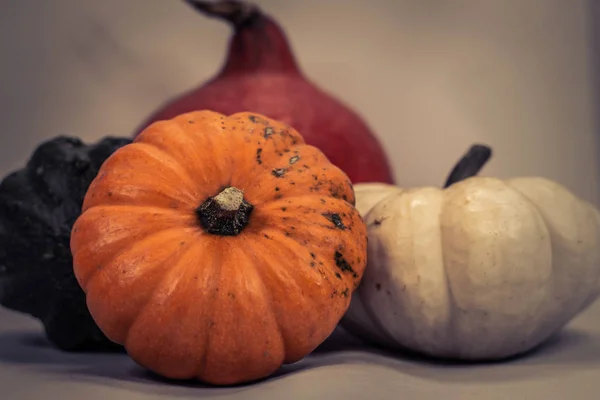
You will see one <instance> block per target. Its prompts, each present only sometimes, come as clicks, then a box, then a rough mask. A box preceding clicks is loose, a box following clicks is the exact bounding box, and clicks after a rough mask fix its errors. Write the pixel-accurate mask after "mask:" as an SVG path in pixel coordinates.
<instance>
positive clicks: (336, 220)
mask: <svg viewBox="0 0 600 400" xmlns="http://www.w3.org/2000/svg"><path fill="white" fill-rule="evenodd" d="M321 215H322V216H324V217H325V218H327V219H328V220H329V221H330V222H331V223H332V224H333V226H335V227H336V228H338V229H341V230H345V229H346V225H344V223H343V222H342V218H341V217H340V216H339V214H336V213H323V214H321Z"/></svg>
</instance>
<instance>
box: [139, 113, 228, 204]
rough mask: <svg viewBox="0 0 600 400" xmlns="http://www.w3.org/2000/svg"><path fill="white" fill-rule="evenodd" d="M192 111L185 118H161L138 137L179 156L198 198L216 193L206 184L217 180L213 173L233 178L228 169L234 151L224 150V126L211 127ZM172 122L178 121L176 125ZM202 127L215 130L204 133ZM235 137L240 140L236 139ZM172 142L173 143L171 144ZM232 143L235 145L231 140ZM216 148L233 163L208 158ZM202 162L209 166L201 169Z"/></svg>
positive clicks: (178, 159)
mask: <svg viewBox="0 0 600 400" xmlns="http://www.w3.org/2000/svg"><path fill="white" fill-rule="evenodd" d="M191 114H194V113H190V115H187V116H186V115H184V116H182V118H176V119H175V120H174V121H158V122H156V123H155V124H153V125H151V126H150V127H148V128H147V129H146V130H144V131H143V132H142V133H140V135H139V136H138V138H139V139H140V141H141V142H142V143H145V144H149V145H152V146H154V147H156V148H158V149H160V150H162V151H164V152H165V153H167V154H170V155H171V157H173V158H174V159H176V160H177V161H178V162H179V163H180V164H181V165H182V167H183V169H184V170H185V171H186V173H187V174H188V176H189V178H190V179H191V180H192V181H193V182H194V188H195V190H196V194H197V195H198V197H199V198H205V197H208V196H209V195H210V194H212V193H208V192H210V190H207V189H206V186H209V185H210V183H211V181H212V180H214V177H213V176H212V175H213V174H217V175H219V176H220V177H221V178H220V179H218V178H217V179H218V180H222V181H229V180H231V176H229V175H230V173H229V172H227V171H229V170H231V164H232V163H233V157H232V156H231V154H230V153H231V152H229V151H223V150H221V149H220V147H221V146H220V141H221V140H222V138H221V137H220V136H223V135H224V134H225V133H224V132H222V129H217V128H215V127H214V126H211V124H210V123H206V124H203V121H202V120H200V121H198V120H196V118H195V117H194V115H191ZM224 120H225V119H224V118H223V121H224ZM172 122H175V124H173V123H172ZM190 125H193V126H194V129H193V130H191V131H189V127H190ZM163 126H164V128H163ZM173 126H176V127H177V130H176V131H174V129H170V128H169V127H173ZM205 127H206V128H205ZM162 129H165V130H167V131H168V133H165V132H164V131H163V130H162ZM201 129H210V130H211V132H210V134H207V133H206V132H201ZM212 131H216V132H212ZM213 134H214V135H213ZM232 136H233V135H232ZM230 138H231V136H230ZM232 140H234V139H232ZM235 140H238V139H237V138H235ZM170 141H172V142H173V143H170ZM228 146H231V143H229V144H228ZM200 149H201V150H200ZM215 151H218V152H219V153H220V154H218V155H217V156H216V157H219V156H224V158H226V159H228V160H229V165H227V166H225V165H224V163H223V162H222V161H223V160H220V159H218V160H215V159H213V160H215V161H218V162H211V161H213V160H211V158H210V157H207V156H206V154H207V153H210V152H215ZM207 160H210V161H207ZM225 161H226V160H225ZM199 164H200V165H202V166H203V167H205V168H200V167H199V166H198V165H199ZM206 167H211V168H206ZM212 168H214V170H213V169H212ZM215 170H216V171H215ZM199 174H200V175H202V176H201V179H199V177H198V175H199Z"/></svg>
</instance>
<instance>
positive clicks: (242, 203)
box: [196, 186, 254, 236]
mask: <svg viewBox="0 0 600 400" xmlns="http://www.w3.org/2000/svg"><path fill="white" fill-rule="evenodd" d="M253 209H254V206H253V205H252V204H250V203H248V202H247V201H246V200H245V199H244V192H243V191H241V190H240V189H238V188H236V187H233V186H229V187H226V188H225V189H223V190H222V191H221V192H220V193H219V194H217V195H216V196H213V197H209V198H208V199H206V201H205V202H204V203H202V204H201V205H200V207H198V209H197V210H196V215H197V216H198V219H199V221H200V225H202V228H204V230H205V231H206V232H208V233H212V234H214V235H221V236H235V235H239V234H240V232H241V231H242V230H243V229H244V228H245V227H246V225H248V222H249V220H250V214H251V213H252V210H253Z"/></svg>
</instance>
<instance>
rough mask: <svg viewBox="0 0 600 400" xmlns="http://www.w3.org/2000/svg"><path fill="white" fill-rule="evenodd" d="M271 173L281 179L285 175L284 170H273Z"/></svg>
mask: <svg viewBox="0 0 600 400" xmlns="http://www.w3.org/2000/svg"><path fill="white" fill-rule="evenodd" d="M271 173H272V174H273V176H274V177H276V178H281V177H282V176H284V175H285V173H286V169H285V168H275V169H273V171H271Z"/></svg>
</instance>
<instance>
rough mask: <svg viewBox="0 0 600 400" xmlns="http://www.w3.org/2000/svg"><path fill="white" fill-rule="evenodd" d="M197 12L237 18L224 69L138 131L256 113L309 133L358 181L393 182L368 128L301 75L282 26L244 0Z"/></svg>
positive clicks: (199, 5) (206, 5)
mask: <svg viewBox="0 0 600 400" xmlns="http://www.w3.org/2000/svg"><path fill="white" fill-rule="evenodd" d="M186 2H187V3H188V4H190V5H192V6H193V7H194V8H195V9H196V10H199V11H200V12H202V13H204V14H207V15H209V16H212V17H217V18H220V19H222V20H225V21H229V22H230V23H231V24H232V25H233V28H234V30H235V33H234V35H233V38H232V40H231V42H230V46H229V52H228V55H227V60H226V62H225V64H224V66H223V67H222V69H221V71H220V72H219V73H218V74H217V75H216V76H215V77H214V78H213V79H211V80H209V81H208V82H205V83H204V84H202V85H200V86H199V87H196V88H194V89H192V90H191V91H189V92H187V93H184V94H182V95H180V96H178V97H177V98H175V99H173V100H171V101H169V102H168V103H167V104H166V105H165V106H164V107H163V108H161V109H160V110H158V111H156V112H155V113H154V114H152V115H151V116H150V118H148V119H147V120H146V121H145V122H144V123H143V124H142V125H141V126H140V127H139V129H138V130H137V132H136V136H137V134H139V132H141V131H142V130H143V129H144V128H145V127H147V126H148V125H150V124H151V123H152V122H155V121H157V120H167V119H171V118H173V117H175V116H177V115H180V114H183V113H186V112H190V111H196V110H204V109H208V110H213V111H216V112H219V113H222V114H226V115H230V114H234V113H236V112H244V111H252V112H255V113H260V114H263V115H266V116H268V117H270V118H273V119H276V120H279V121H282V122H284V123H287V124H288V125H290V126H292V127H293V128H295V129H296V130H298V131H299V132H302V134H303V136H304V138H305V140H306V143H308V144H310V145H313V146H316V147H318V148H319V149H320V150H321V151H323V153H324V154H325V155H326V156H327V158H328V159H329V160H330V161H331V162H332V163H333V164H334V165H336V166H338V167H339V168H341V169H342V170H343V171H344V172H345V173H346V174H347V175H348V176H349V178H350V179H351V181H352V182H353V183H358V182H387V183H393V182H394V178H393V173H392V171H391V168H390V164H389V161H388V158H387V156H386V154H385V152H384V150H383V148H382V146H381V144H380V143H379V141H378V139H377V138H376V137H375V135H374V134H373V132H371V131H370V129H369V127H368V126H367V124H366V123H365V122H364V121H363V120H362V119H361V118H360V117H359V116H358V115H357V114H356V113H355V112H354V111H353V110H351V109H349V108H348V107H347V106H346V105H344V104H343V103H342V102H340V101H339V100H337V99H335V98H334V97H332V96H330V95H329V94H327V93H325V92H324V91H323V90H321V89H320V88H318V87H316V86H315V85H314V84H313V83H311V82H310V80H308V79H307V77H306V76H305V75H304V74H303V72H302V71H301V70H300V68H299V66H298V64H297V62H296V60H295V57H294V55H293V53H292V50H291V48H290V45H289V43H288V41H287V39H286V36H285V34H284V32H283V30H282V29H281V27H280V26H279V25H278V24H277V22H275V20H274V19H272V18H271V17H270V16H268V15H266V14H265V13H263V12H262V11H261V10H260V9H259V8H258V7H257V6H255V5H253V4H250V3H246V2H243V1H220V2H214V1H213V2H209V1H198V0H186Z"/></svg>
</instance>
